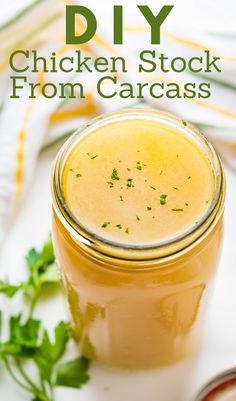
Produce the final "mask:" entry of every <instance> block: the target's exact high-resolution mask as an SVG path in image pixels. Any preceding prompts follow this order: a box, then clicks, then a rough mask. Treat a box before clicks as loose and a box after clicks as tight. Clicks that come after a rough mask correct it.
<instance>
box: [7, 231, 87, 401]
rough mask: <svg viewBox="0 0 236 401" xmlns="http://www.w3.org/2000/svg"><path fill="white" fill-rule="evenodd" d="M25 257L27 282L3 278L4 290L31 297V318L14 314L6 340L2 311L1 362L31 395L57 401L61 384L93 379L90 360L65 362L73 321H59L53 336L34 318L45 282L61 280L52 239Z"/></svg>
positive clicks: (39, 399)
mask: <svg viewBox="0 0 236 401" xmlns="http://www.w3.org/2000/svg"><path fill="white" fill-rule="evenodd" d="M25 259H26V265H27V268H28V277H27V279H26V280H25V281H24V282H22V283H20V284H18V285H16V284H11V283H10V282H8V281H0V292H1V293H2V294H4V295H5V296H7V297H8V298H12V297H14V295H15V294H16V293H18V292H22V293H23V294H24V295H27V297H28V300H29V313H28V317H27V318H24V317H23V314H22V313H20V314H18V315H17V316H11V317H10V318H9V319H8V330H7V331H8V334H7V336H6V338H4V339H3V338H2V335H1V327H2V323H3V314H2V312H1V311H0V361H2V363H3V365H4V366H5V369H6V371H7V372H8V373H9V375H10V376H11V378H12V379H13V380H14V381H15V383H16V384H17V385H18V386H20V387H21V388H22V389H24V390H25V391H26V392H27V393H29V394H30V396H31V400H32V401H53V400H54V389H55V388H56V387H57V386H66V387H74V388H80V387H81V386H82V385H83V384H85V383H86V382H87V381H88V380H89V376H88V369H89V361H88V360H87V359H86V358H85V357H83V356H80V357H77V358H75V359H74V360H71V361H67V362H61V359H62V357H64V354H65V352H66V348H67V345H68V342H69V341H70V339H71V329H70V327H69V324H68V323H66V322H63V321H61V322H59V323H58V324H57V325H56V327H55V329H54V333H53V336H50V335H49V333H48V331H47V330H46V329H45V328H43V325H42V321H40V320H38V319H35V318H34V317H33V313H34V310H35V306H36V304H37V302H38V301H39V298H40V296H41V295H42V291H43V288H44V287H45V285H49V284H54V285H55V284H56V285H58V282H59V278H58V272H57V267H56V264H55V256H54V251H53V246H52V241H51V238H49V240H48V241H47V242H45V244H44V245H43V247H42V249H41V250H40V251H38V250H36V249H35V248H32V249H30V250H29V252H28V253H27V255H26V258H25ZM24 315H25V311H24ZM4 322H5V319H4ZM4 331H5V330H4ZM32 365H33V366H34V369H33V370H35V371H36V372H37V377H36V378H35V372H34V374H33V375H32V376H33V378H32V377H31V371H32Z"/></svg>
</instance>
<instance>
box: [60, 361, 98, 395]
mask: <svg viewBox="0 0 236 401" xmlns="http://www.w3.org/2000/svg"><path fill="white" fill-rule="evenodd" d="M89 364H90V363H89V361H88V359H86V358H85V357H83V356H82V357H80V358H76V359H74V360H73V361H69V362H65V363H63V364H61V365H60V366H59V367H58V370H57V374H56V385H57V386H65V387H73V388H80V387H81V386H82V385H83V384H85V383H87V382H88V380H89V375H88V369H89Z"/></svg>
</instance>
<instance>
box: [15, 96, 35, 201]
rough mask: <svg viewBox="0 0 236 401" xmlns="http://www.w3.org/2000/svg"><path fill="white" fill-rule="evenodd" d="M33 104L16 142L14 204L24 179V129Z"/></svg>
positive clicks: (31, 104)
mask: <svg viewBox="0 0 236 401" xmlns="http://www.w3.org/2000/svg"><path fill="white" fill-rule="evenodd" d="M33 104H34V102H31V103H30V104H29V105H28V107H27V109H26V112H25V116H24V120H23V123H22V126H21V128H20V131H19V134H18V140H17V150H16V173H15V185H16V195H15V200H16V203H18V202H19V200H20V197H21V193H22V188H23V178H24V159H25V141H26V129H27V126H28V122H29V117H30V113H31V111H32V108H33Z"/></svg>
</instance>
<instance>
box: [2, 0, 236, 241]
mask: <svg viewBox="0 0 236 401" xmlns="http://www.w3.org/2000/svg"><path fill="white" fill-rule="evenodd" d="M71 3H72V2H71V1H62V0H36V1H34V2H33V3H31V4H30V5H29V6H28V7H27V8H26V9H24V10H22V12H21V13H20V14H18V16H16V17H15V18H13V19H12V20H11V21H7V22H6V23H5V25H4V26H2V27H0V243H1V241H2V240H3V238H4V236H5V233H6V229H7V227H9V224H10V222H11V220H12V217H13V216H14V214H15V212H16V210H17V207H18V206H19V205H20V202H21V200H22V199H23V196H24V194H25V193H26V191H27V190H28V188H29V186H30V182H31V179H32V176H33V174H34V167H35V164H36V162H37V158H38V155H39V153H40V150H41V148H42V146H43V145H44V144H45V143H46V142H47V141H50V140H51V139H52V138H54V137H56V136H57V135H59V134H63V133H64V132H67V131H68V130H71V129H75V128H77V127H78V126H80V125H82V124H84V123H85V122H86V121H87V120H89V119H90V118H91V117H93V116H95V115H98V114H100V113H105V112H109V111H113V110H118V109H120V108H122V107H132V106H134V105H135V104H136V103H137V100H136V99H120V98H118V97H116V98H115V99H114V100H110V99H109V100H106V99H103V98H101V97H100V96H99V95H98V94H97V92H96V83H97V81H98V79H99V78H100V77H101V76H100V75H101V74H100V75H99V73H96V72H94V73H92V74H90V73H87V72H83V73H79V74H74V73H70V74H68V73H67V74H64V75H63V74H62V73H58V74H53V73H44V74H43V73H42V72H40V73H39V74H38V75H37V76H35V74H32V73H31V74H30V73H29V74H28V75H27V78H28V80H29V81H32V82H35V81H36V80H41V82H42V81H43V82H55V84H58V82H77V81H79V82H83V84H84V87H85V93H86V99H76V100H69V101H66V102H65V101H62V100H61V99H58V98H55V99H46V98H44V97H43V96H42V95H41V94H40V92H38V95H37V98H36V99H28V89H27V88H24V90H22V91H21V98H20V99H10V93H11V80H10V75H12V72H11V71H10V69H9V66H8V59H9V55H10V54H11V53H12V51H13V50H14V49H29V50H30V49H37V50H38V52H39V53H40V55H44V56H45V57H47V58H48V57H49V56H50V54H51V53H52V52H53V51H55V52H56V53H57V58H58V60H59V59H60V57H63V56H72V55H74V51H75V50H76V49H79V50H81V53H82V54H83V55H88V56H90V57H92V58H93V59H94V58H95V57H99V56H106V57H111V56H118V55H121V56H123V57H125V58H126V60H127V66H128V72H127V73H122V74H119V82H120V83H121V82H129V83H131V84H132V85H133V86H134V87H135V85H136V83H137V82H150V83H152V82H157V81H158V82H162V81H163V82H177V83H179V84H180V85H183V84H184V82H195V83H199V82H201V81H205V82H208V81H209V78H210V79H211V81H209V82H211V92H212V96H211V97H210V98H209V99H197V98H196V99H177V100H176V99H153V98H152V97H151V96H150V95H149V94H148V92H146V95H145V106H149V107H153V108H157V109H158V108H161V109H165V110H167V111H170V112H173V113H175V114H177V115H179V116H180V117H182V118H183V119H184V120H189V121H191V122H195V123H196V124H198V125H199V126H200V127H202V128H204V130H205V133H206V134H207V135H208V136H209V137H210V138H211V139H212V140H213V142H215V143H216V144H217V145H218V149H219V150H220V152H221V154H222V155H223V157H224V158H225V160H226V161H228V162H229V163H230V164H231V165H232V166H233V167H235V168H236V33H235V36H234V35H232V36H231V35H228V34H227V35H223V34H222V32H221V33H220V34H219V35H218V34H212V33H211V32H210V33H208V34H207V33H203V32H202V31H201V32H199V31H197V30H195V31H194V30H193V29H192V30H191V31H190V30H189V29H184V28H183V26H181V27H179V26H178V24H177V25H176V24H173V23H172V21H173V18H171V19H170V22H168V23H166V25H165V26H163V29H162V40H161V45H160V46H150V43H149V41H150V32H149V31H148V29H147V24H145V20H144V19H141V17H140V15H138V12H137V10H136V13H129V15H128V16H126V18H125V30H124V32H125V40H124V44H123V45H122V46H121V45H120V46H114V45H113V44H112V35H111V33H112V21H110V20H109V19H108V18H106V24H103V25H102V24H100V25H99V27H98V33H97V34H96V36H95V37H94V38H93V39H92V40H91V41H90V42H89V43H88V44H87V45H86V46H81V47H80V48H78V47H77V48H76V47H73V46H65V32H64V26H65V4H71ZM147 3H148V4H149V6H150V7H151V8H152V9H153V10H155V9H156V8H157V5H156V2H155V1H149V2H147ZM175 3H176V4H178V3H177V2H175ZM86 4H87V5H88V7H90V6H91V1H86V0H85V1H83V5H85V6H86ZM106 4H107V2H106V1H105V0H102V1H101V0H100V2H99V3H98V2H97V4H95V2H93V4H92V6H91V8H92V9H93V11H94V13H95V14H96V15H98V17H99V21H100V20H101V18H102V16H103V19H104V13H105V11H104V10H105V6H106ZM137 4H139V2H135V1H132V2H131V3H130V7H131V5H132V7H134V6H135V5H136V7H137ZM158 7H160V6H158ZM175 7H177V5H176V6H175ZM232 7H233V6H232ZM126 8H127V4H126ZM108 11H109V12H110V11H111V9H110V8H109V10H108ZM108 11H107V12H108ZM129 11H130V10H129ZM233 11H235V8H234V10H232V12H233ZM189 25H190V24H189V23H188V26H189ZM78 29H81V21H79V22H78ZM144 49H148V50H156V52H157V54H160V53H165V55H167V56H168V57H170V58H172V57H176V56H182V57H185V58H186V59H187V58H190V57H191V56H202V55H203V52H204V49H210V51H211V54H212V55H216V56H217V55H220V57H221V62H220V64H221V67H222V73H221V74H220V75H219V74H216V73H215V74H214V73H212V74H211V75H209V74H205V76H204V77H199V76H197V75H193V74H190V73H188V72H184V73H181V74H180V73H173V72H170V73H168V74H164V73H161V72H160V71H157V72H154V73H152V74H145V73H142V74H140V73H138V72H137V60H138V54H139V52H140V51H142V50H144ZM19 63H21V60H19ZM220 81H221V82H220ZM111 89H113V86H112V85H110V87H109V85H108V87H107V90H108V91H109V90H111ZM49 174H50V172H49ZM49 207H50V206H49Z"/></svg>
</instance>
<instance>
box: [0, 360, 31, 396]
mask: <svg viewBox="0 0 236 401" xmlns="http://www.w3.org/2000/svg"><path fill="white" fill-rule="evenodd" d="M2 360H3V362H4V365H5V367H6V370H7V371H8V373H9V375H10V376H11V378H12V379H13V380H14V381H15V382H16V383H17V384H18V385H19V386H20V387H21V388H23V389H24V390H25V391H28V393H31V394H32V389H31V388H30V387H28V386H27V385H26V384H24V383H22V382H21V381H20V380H19V379H18V377H17V376H16V375H15V373H14V372H13V370H12V368H11V365H10V363H9V361H8V359H7V357H6V356H5V355H2Z"/></svg>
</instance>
